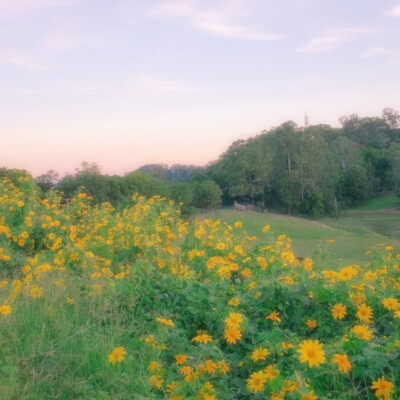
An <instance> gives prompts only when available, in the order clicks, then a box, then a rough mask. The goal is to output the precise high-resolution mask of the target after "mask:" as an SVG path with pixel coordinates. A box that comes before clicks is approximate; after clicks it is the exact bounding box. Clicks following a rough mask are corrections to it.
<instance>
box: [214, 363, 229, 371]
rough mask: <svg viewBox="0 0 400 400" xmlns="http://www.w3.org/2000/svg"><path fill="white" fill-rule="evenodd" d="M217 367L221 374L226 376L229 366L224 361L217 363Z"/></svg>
mask: <svg viewBox="0 0 400 400" xmlns="http://www.w3.org/2000/svg"><path fill="white" fill-rule="evenodd" d="M217 366H218V368H219V372H221V374H226V373H227V372H228V371H229V366H228V364H227V363H226V361H225V360H221V361H218V363H217Z"/></svg>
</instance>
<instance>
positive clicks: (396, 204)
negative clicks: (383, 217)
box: [354, 194, 400, 211]
mask: <svg viewBox="0 0 400 400" xmlns="http://www.w3.org/2000/svg"><path fill="white" fill-rule="evenodd" d="M384 209H397V210H399V211H400V198H399V197H397V196H396V195H394V194H388V195H386V196H381V197H376V198H375V199H371V200H368V201H367V202H366V203H364V204H362V205H360V206H358V207H356V208H355V209H354V210H365V211H375V210H384Z"/></svg>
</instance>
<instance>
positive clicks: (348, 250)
mask: <svg viewBox="0 0 400 400" xmlns="http://www.w3.org/2000/svg"><path fill="white" fill-rule="evenodd" d="M210 216H211V217H212V218H215V219H220V220H221V221H226V222H228V223H230V224H233V223H234V222H235V221H242V222H243V226H244V228H245V230H246V231H247V232H248V234H250V235H256V236H257V237H258V238H259V239H260V240H261V238H262V237H263V235H265V234H263V233H262V228H263V226H264V225H266V224H270V225H271V231H270V232H271V234H272V235H273V236H274V237H277V236H278V235H280V234H286V235H287V236H289V237H290V238H291V239H293V249H294V252H295V254H296V255H297V256H303V257H310V256H312V257H314V258H315V259H316V260H318V262H319V263H320V264H323V265H326V266H327V267H328V266H329V267H333V266H338V265H347V264H351V263H359V264H363V263H365V262H368V260H369V258H368V257H367V256H366V255H365V252H366V251H367V250H368V249H369V248H370V247H371V246H373V245H375V244H380V243H383V244H386V245H393V246H395V247H396V248H397V250H400V214H396V213H389V212H388V213H384V214H349V215H346V216H343V217H340V218H339V219H338V220H335V219H330V218H324V219H321V220H317V221H315V220H311V219H304V218H297V217H290V216H286V215H281V214H261V213H257V212H251V211H247V212H239V211H236V210H233V209H221V210H218V211H215V212H214V213H212V214H211V215H210ZM328 239H332V240H333V241H334V242H333V243H332V244H329V243H327V240H328Z"/></svg>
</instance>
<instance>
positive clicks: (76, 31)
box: [44, 18, 101, 51]
mask: <svg viewBox="0 0 400 400" xmlns="http://www.w3.org/2000/svg"><path fill="white" fill-rule="evenodd" d="M79 25H80V24H79V19H78V18H62V19H60V20H58V21H57V22H56V24H55V26H54V29H53V30H52V31H50V32H49V33H47V35H46V36H45V38H44V42H45V44H46V45H47V47H49V48H50V49H52V50H55V51H65V50H71V49H76V48H79V47H101V46H100V40H98V39H95V38H94V37H92V36H89V35H88V34H87V33H84V32H83V31H82V30H81V29H80V26H79Z"/></svg>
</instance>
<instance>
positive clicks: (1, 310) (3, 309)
mask: <svg viewBox="0 0 400 400" xmlns="http://www.w3.org/2000/svg"><path fill="white" fill-rule="evenodd" d="M11 313H12V307H11V306H10V305H8V304H3V305H2V306H0V314H2V315H10V314H11Z"/></svg>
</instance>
